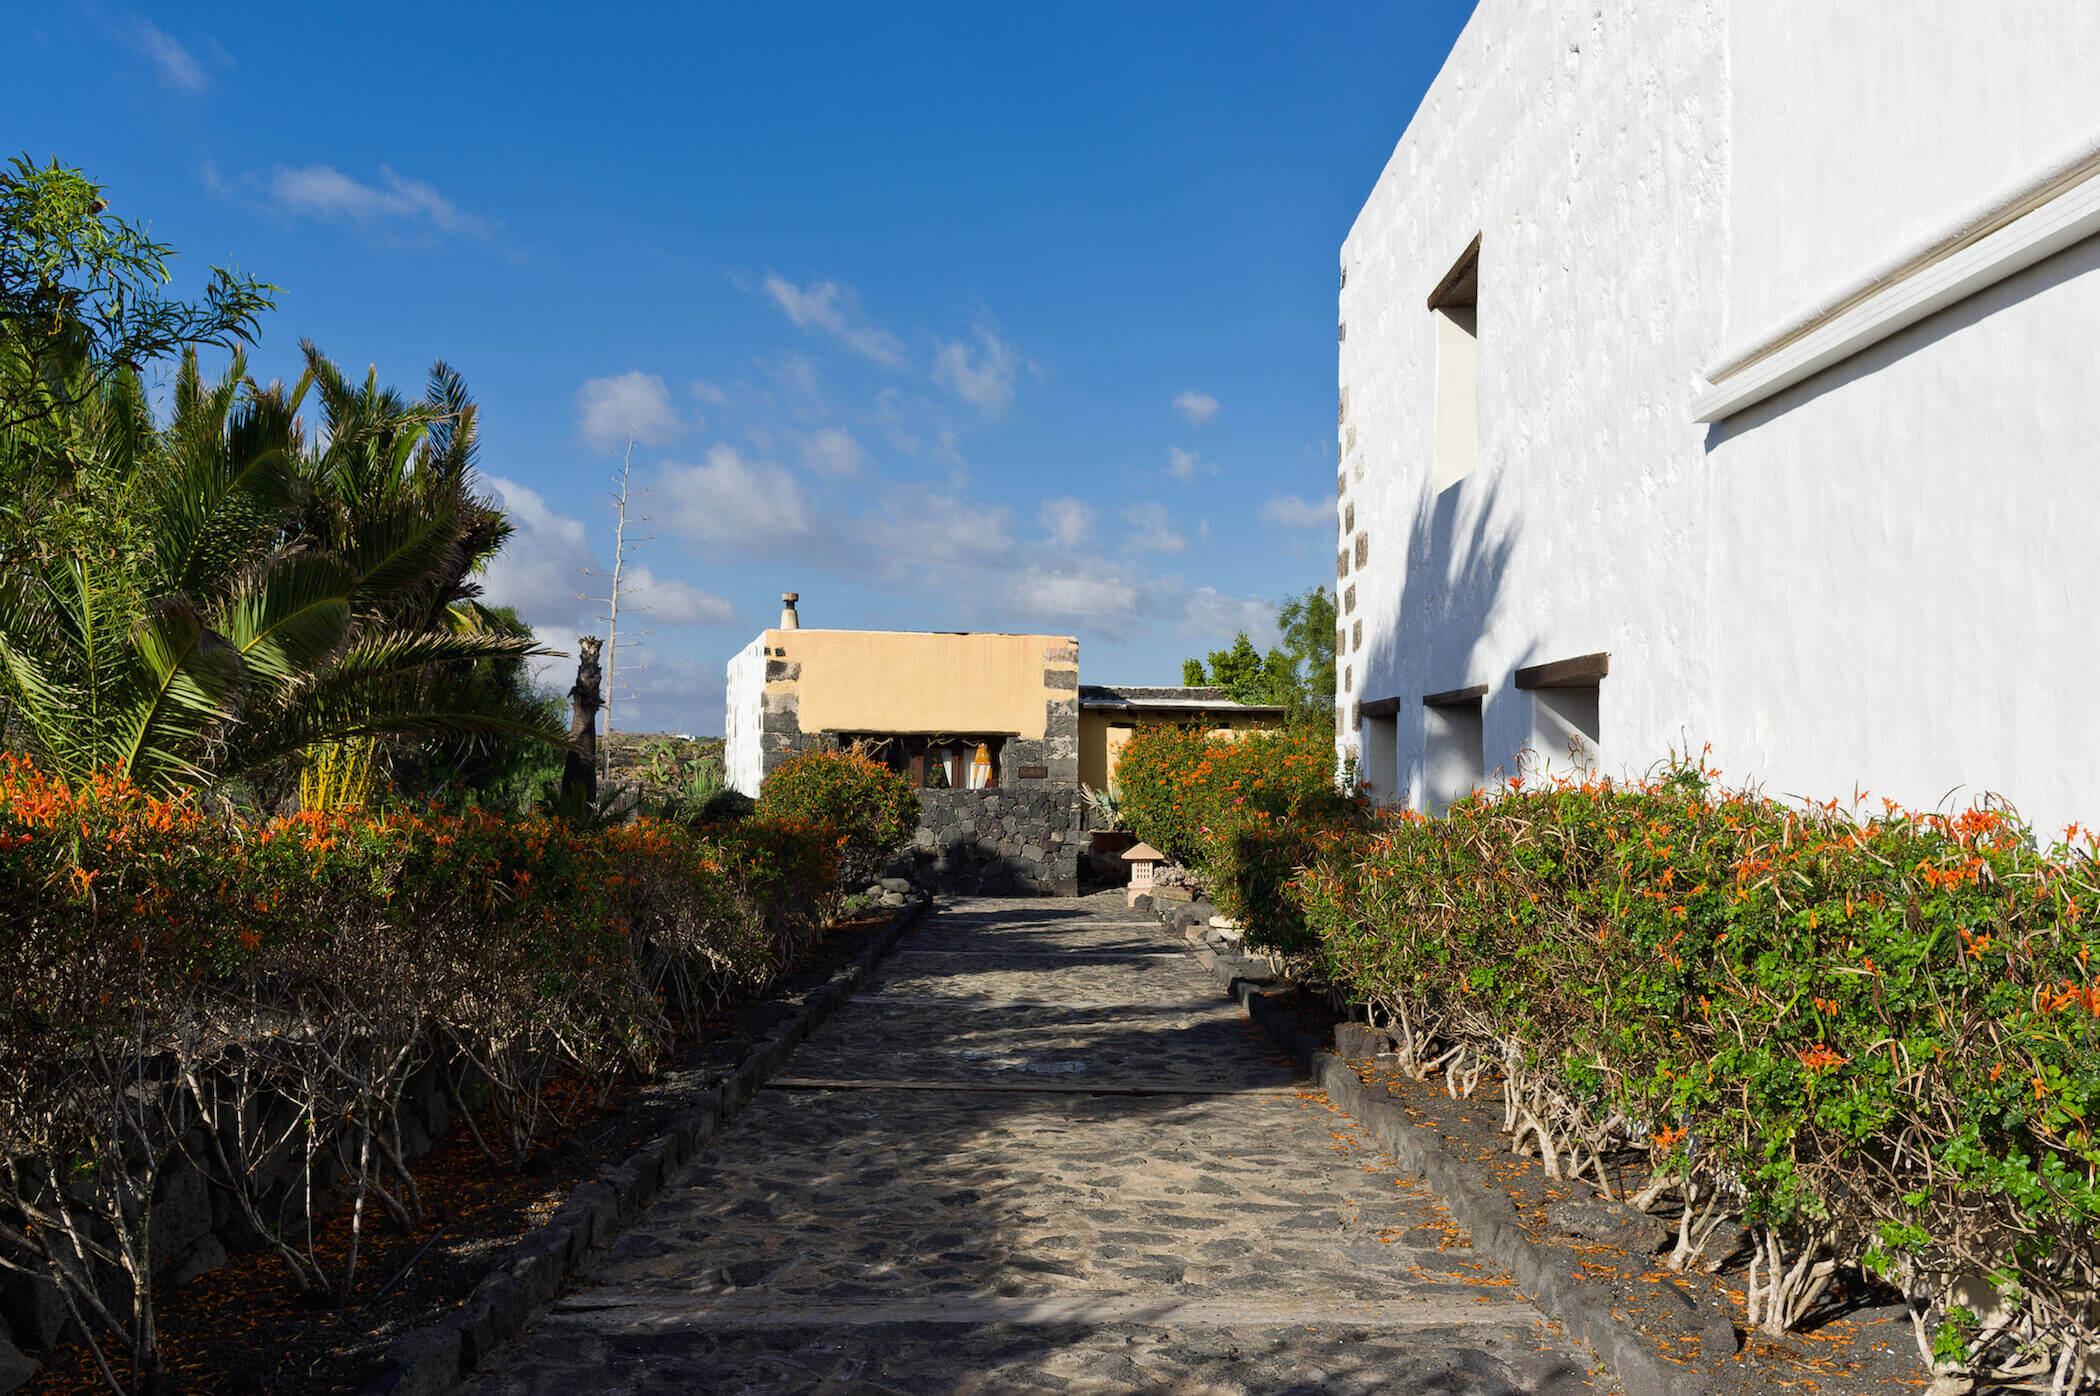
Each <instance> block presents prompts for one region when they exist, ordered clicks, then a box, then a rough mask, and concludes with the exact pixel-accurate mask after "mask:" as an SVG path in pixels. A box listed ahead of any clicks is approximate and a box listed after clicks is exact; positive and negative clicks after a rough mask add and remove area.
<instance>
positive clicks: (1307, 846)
mask: <svg viewBox="0 0 2100 1396" xmlns="http://www.w3.org/2000/svg"><path fill="white" fill-rule="evenodd" d="M1334 772H1335V762H1334V746H1333V739H1332V737H1331V736H1330V735H1328V734H1325V733H1320V732H1312V731H1304V730H1294V731H1287V732H1253V733H1248V734H1246V735H1244V736H1221V735H1211V734H1206V733H1204V732H1201V731H1198V730H1196V729H1193V728H1183V727H1152V728H1145V729H1142V730H1140V731H1139V732H1137V733H1136V734H1134V735H1133V736H1132V737H1131V739H1130V741H1129V742H1128V743H1126V744H1125V745H1124V747H1123V754H1122V758H1121V760H1120V761H1119V763H1118V764H1117V766H1116V783H1117V785H1118V787H1119V788H1120V789H1121V792H1122V797H1121V803H1122V808H1123V815H1124V819H1125V820H1126V821H1127V823H1128V824H1129V827H1130V829H1131V830H1132V832H1134V833H1135V834H1136V835H1137V836H1138V837H1139V838H1141V839H1143V840H1144V841H1145V842H1147V843H1149V844H1151V845H1152V846H1153V847H1155V848H1157V849H1159V850H1160V852H1162V853H1165V854H1167V855H1168V856H1169V857H1171V858H1173V859H1174V860H1175V861H1177V862H1180V863H1183V864H1185V865H1187V866H1188V867H1190V868H1192V869H1194V870H1195V872H1196V875H1197V878H1198V879H1199V880H1200V881H1201V882H1202V884H1203V887H1204V890H1205V892H1206V893H1207V894H1208V895H1209V896H1210V899H1211V901H1212V903H1213V904H1215V905H1216V906H1217V908H1218V909H1219V910H1220V911H1221V912H1223V913H1224V914H1225V915H1227V916H1230V917H1232V918H1234V919H1235V920H1238V921H1240V922H1241V923H1242V924H1243V925H1244V926H1245V927H1246V929H1247V934H1248V935H1249V937H1250V938H1251V939H1252V940H1253V942H1254V943H1255V944H1257V945H1260V946H1264V947H1266V948H1270V949H1275V950H1279V951H1284V952H1297V951H1300V950H1303V949H1305V948H1307V947H1308V945H1309V942H1308V941H1307V940H1306V938H1305V935H1304V933H1303V921H1302V917H1301V914H1300V912H1299V910H1298V907H1297V905H1296V903H1294V902H1293V901H1291V900H1290V899H1289V898H1288V897H1287V896H1285V895H1284V891H1285V888H1286V887H1287V886H1288V884H1289V883H1290V880H1291V878H1292V877H1293V876H1294V875H1295V874H1296V872H1297V871H1298V869H1299V868H1300V867H1302V866H1304V864H1305V862H1306V861H1307V860H1308V859H1309V858H1310V857H1311V856H1312V854H1313V852H1314V851H1315V850H1316V849H1317V848H1318V847H1319V846H1320V845H1321V844H1322V843H1323V842H1324V840H1325V839H1326V837H1327V836H1328V835H1329V834H1331V833H1334V832H1338V831H1340V830H1345V829H1348V828H1352V827H1356V826H1358V825H1360V824H1361V823H1362V820H1363V817H1364V813H1363V807H1362V801H1361V800H1360V799H1359V798H1358V797H1357V796H1356V795H1355V794H1354V793H1353V792H1349V791H1346V790H1344V789H1342V788H1341V787H1340V785H1339V784H1338V783H1337V781H1336V779H1335V773H1334Z"/></svg>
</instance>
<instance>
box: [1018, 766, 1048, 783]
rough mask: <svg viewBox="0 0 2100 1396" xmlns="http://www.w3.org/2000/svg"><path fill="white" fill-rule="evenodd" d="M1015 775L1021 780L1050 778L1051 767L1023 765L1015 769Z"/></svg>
mask: <svg viewBox="0 0 2100 1396" xmlns="http://www.w3.org/2000/svg"><path fill="white" fill-rule="evenodd" d="M1014 775H1015V776H1016V777H1018V778H1019V779H1021V780H1048V779H1050V768H1049V767H1048V766H1021V767H1019V768H1017V769H1016V770H1015V771H1014Z"/></svg>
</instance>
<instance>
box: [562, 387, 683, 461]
mask: <svg viewBox="0 0 2100 1396" xmlns="http://www.w3.org/2000/svg"><path fill="white" fill-rule="evenodd" d="M576 412H577V415H578V417H579V418H580V419H581V420H580V422H579V425H578V427H577V429H578V430H579V431H580V432H582V434H583V439H584V440H585V441H587V442H589V443H590V444H591V445H592V446H593V447H595V448H597V449H598V450H601V451H610V450H616V449H618V448H619V447H621V446H623V445H625V444H626V442H627V439H628V437H629V436H630V435H631V436H633V438H634V439H635V440H636V441H640V442H643V443H645V444H648V445H661V444H662V443H664V442H666V441H670V440H672V439H674V438H675V437H677V436H678V434H679V433H680V432H682V431H684V430H685V423H684V422H682V421H680V420H679V417H678V413H677V411H676V409H674V408H673V407H672V406H671V394H670V392H669V391H668V390H667V389H666V388H665V387H664V380H663V379H661V378H659V377H657V376H656V375H655V374H653V373H643V372H642V371H641V370H640V369H635V370H633V371H632V372H628V373H618V374H614V375H613V376H612V377H610V378H592V379H589V380H588V381H586V382H585V383H584V385H583V386H582V387H580V388H578V389H577V390H576Z"/></svg>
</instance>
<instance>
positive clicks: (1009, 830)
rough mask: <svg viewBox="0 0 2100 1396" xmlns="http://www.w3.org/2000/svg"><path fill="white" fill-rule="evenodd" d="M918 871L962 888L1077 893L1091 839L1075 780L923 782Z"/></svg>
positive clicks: (949, 888) (923, 880) (976, 892)
mask: <svg viewBox="0 0 2100 1396" xmlns="http://www.w3.org/2000/svg"><path fill="white" fill-rule="evenodd" d="M919 807H920V811H921V815H922V819H921V822H920V825H919V832H918V833H917V834H916V835H914V837H913V839H912V847H911V855H910V856H911V861H912V868H911V877H912V880H913V881H914V882H917V883H918V884H919V885H921V886H924V887H931V888H934V889H935V890H938V891H942V892H948V893H952V894H955V895H959V896H1000V895H1010V896H1055V897H1070V896H1076V895H1077V894H1078V891H1079V852H1080V847H1081V845H1082V844H1083V843H1084V842H1085V840H1086V833H1085V813H1086V805H1085V802H1084V801H1083V800H1082V799H1081V798H1080V794H1079V791H1078V790H1077V789H1076V788H1064V789H1059V788H1056V787H1048V788H1036V789H1012V788H1001V789H996V790H921V791H920V792H919Z"/></svg>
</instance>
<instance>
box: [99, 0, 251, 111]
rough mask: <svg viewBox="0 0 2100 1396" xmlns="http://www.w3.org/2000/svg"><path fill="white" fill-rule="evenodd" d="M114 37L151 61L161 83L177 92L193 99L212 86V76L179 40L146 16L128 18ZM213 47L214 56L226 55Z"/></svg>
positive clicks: (221, 50) (215, 46) (223, 51)
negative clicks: (187, 94)
mask: <svg viewBox="0 0 2100 1396" xmlns="http://www.w3.org/2000/svg"><path fill="white" fill-rule="evenodd" d="M117 34H118V37H120V38H121V39H123V41H124V42H125V43H126V44H127V45H129V46H130V47H131V48H132V49H133V50H135V51H136V52H138V53H141V54H144V55H145V56H146V57H147V58H149V59H151V60H152V62H153V66H154V67H156V68H158V69H160V78H161V81H162V82H164V83H166V84H167V85H168V86H169V87H172V88H173V89H175V90H176V91H177V92H186V93H189V94H190V95H191V96H195V95H197V94H198V93H200V92H203V91H204V90H205V89H207V88H209V87H210V86H211V74H210V73H207V72H206V71H205V70H204V65H203V64H202V63H200V62H198V61H197V56H196V55H195V54H193V53H191V52H190V51H189V49H188V48H187V47H185V46H184V45H183V43H182V41H181V40H180V39H177V38H176V37H175V36H174V35H173V34H170V33H169V32H168V31H167V30H165V29H163V28H161V27H160V26H159V25H157V24H155V23H154V22H153V21H152V20H150V19H147V18H146V17H145V16H143V15H133V16H131V18H130V19H129V20H128V21H127V22H126V23H125V24H123V25H122V26H121V27H120V28H119V29H118V30H117ZM212 48H213V50H214V52H216V53H217V54H220V55H223V54H224V53H225V50H224V49H221V48H219V47H218V46H217V45H216V44H214V45H212Z"/></svg>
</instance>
